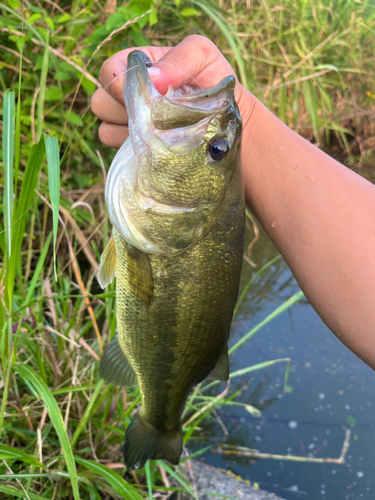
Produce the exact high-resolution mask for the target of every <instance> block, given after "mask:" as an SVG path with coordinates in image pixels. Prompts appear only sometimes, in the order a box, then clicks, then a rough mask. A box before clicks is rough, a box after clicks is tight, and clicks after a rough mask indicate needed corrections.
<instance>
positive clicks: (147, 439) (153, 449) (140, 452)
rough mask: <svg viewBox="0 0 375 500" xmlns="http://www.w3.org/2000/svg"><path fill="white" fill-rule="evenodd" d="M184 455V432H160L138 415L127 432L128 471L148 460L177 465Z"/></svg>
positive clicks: (125, 453)
mask: <svg viewBox="0 0 375 500" xmlns="http://www.w3.org/2000/svg"><path fill="white" fill-rule="evenodd" d="M181 453H182V430H181V429H177V430H176V431H168V432H160V431H158V430H157V429H155V427H154V426H153V425H151V424H149V423H148V422H146V421H145V420H143V419H142V417H141V416H140V415H139V414H138V413H137V414H136V415H135V416H134V418H133V420H132V422H131V424H130V425H129V427H128V429H127V431H126V437H125V446H124V459H125V465H126V467H127V468H128V469H134V467H137V468H138V467H143V466H144V464H145V463H146V462H147V460H153V459H155V460H156V459H164V460H168V461H169V462H171V463H172V464H174V465H177V464H178V462H179V460H180V455H181Z"/></svg>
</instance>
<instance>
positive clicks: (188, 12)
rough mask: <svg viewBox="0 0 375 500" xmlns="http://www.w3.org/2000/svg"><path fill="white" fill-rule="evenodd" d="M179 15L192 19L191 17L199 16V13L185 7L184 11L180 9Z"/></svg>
mask: <svg viewBox="0 0 375 500" xmlns="http://www.w3.org/2000/svg"><path fill="white" fill-rule="evenodd" d="M180 14H181V16H184V17H192V16H200V15H201V12H199V11H198V10H196V9H191V8H189V7H187V8H185V9H182V11H181V12H180Z"/></svg>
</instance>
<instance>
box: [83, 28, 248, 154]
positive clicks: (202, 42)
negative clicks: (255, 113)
mask: <svg viewBox="0 0 375 500" xmlns="http://www.w3.org/2000/svg"><path fill="white" fill-rule="evenodd" d="M133 50H137V49H136V48H134V47H133V48H130V49H126V50H122V51H120V52H117V53H116V54H114V55H113V56H112V57H110V58H109V59H107V60H106V61H105V62H104V64H103V66H102V68H101V70H100V77H99V81H100V83H101V84H102V85H103V87H104V89H98V90H97V91H96V92H95V94H94V96H93V99H92V109H93V112H94V113H95V114H96V115H97V116H98V118H100V119H101V120H104V122H105V123H103V124H102V125H101V127H100V129H99V138H100V140H101V141H102V142H104V144H106V145H107V146H111V147H120V146H121V145H122V143H123V141H124V140H125V138H126V137H127V136H128V131H127V128H126V127H124V125H126V124H127V121H128V117H127V114H126V111H125V109H124V97H123V93H124V84H125V80H126V66H127V58H128V55H129V53H130V52H132V51H133ZM138 50H140V49H138ZM141 50H142V52H144V53H145V54H146V55H148V56H149V58H150V59H151V61H153V62H155V64H154V66H152V67H151V68H149V75H150V77H151V79H152V82H153V84H154V85H155V87H156V89H157V90H158V91H159V92H160V93H161V94H165V93H166V92H167V90H168V86H169V85H172V86H173V88H174V89H177V88H179V87H181V86H182V85H185V84H187V85H193V86H197V87H202V88H209V87H213V86H214V85H217V84H218V83H220V81H221V80H222V79H223V78H225V77H226V76H229V75H234V76H236V75H235V73H234V71H233V69H232V67H231V66H230V64H229V63H228V61H227V60H226V59H225V57H224V56H223V54H222V53H221V52H220V50H219V49H218V48H217V47H216V45H215V44H214V43H213V42H211V41H210V40H209V39H208V38H206V37H203V36H200V35H191V36H188V37H187V38H185V39H184V40H183V41H182V42H181V43H179V44H178V45H177V46H176V47H173V48H170V47H142V49H141ZM242 91H243V87H242V85H240V84H239V83H238V81H237V84H236V89H235V97H236V100H237V102H238V104H240V100H241V95H242V94H243V92H242ZM240 107H241V106H240Z"/></svg>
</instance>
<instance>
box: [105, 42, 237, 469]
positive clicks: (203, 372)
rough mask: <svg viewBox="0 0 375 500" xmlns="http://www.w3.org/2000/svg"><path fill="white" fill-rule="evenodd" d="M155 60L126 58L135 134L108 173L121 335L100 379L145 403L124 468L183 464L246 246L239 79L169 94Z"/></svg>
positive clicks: (224, 370) (110, 258) (223, 373)
mask: <svg viewBox="0 0 375 500" xmlns="http://www.w3.org/2000/svg"><path fill="white" fill-rule="evenodd" d="M148 62H149V61H148V60H147V58H146V56H144V54H142V53H141V52H139V51H134V52H132V53H131V54H130V55H129V58H128V69H129V68H134V69H133V70H132V71H129V72H128V74H127V75H128V76H127V83H126V85H125V102H126V105H127V110H128V114H129V132H130V137H129V139H128V140H127V141H126V142H125V144H124V145H123V146H122V148H121V149H120V150H119V152H118V154H117V155H116V158H115V159H114V161H113V163H112V165H111V169H110V172H109V175H108V181H107V185H106V201H107V205H108V207H109V216H110V219H111V221H112V223H113V226H114V229H113V238H112V239H111V241H110V242H109V244H108V246H107V247H106V249H105V251H104V253H103V255H102V259H101V265H100V269H99V281H100V283H101V285H102V286H103V287H104V286H106V285H107V284H108V283H110V282H111V281H112V279H113V277H114V276H116V280H117V281H116V298H117V327H118V335H116V337H114V339H113V340H112V341H111V343H110V345H109V347H108V348H107V350H106V352H105V353H104V356H103V358H102V360H101V365H100V375H101V376H102V377H103V378H104V380H105V381H106V382H108V383H113V384H116V385H122V386H129V385H135V384H139V388H140V392H141V395H142V404H141V408H140V410H139V412H138V413H137V414H136V415H135V417H134V418H133V421H132V422H131V424H130V426H129V428H128V429H127V432H126V440H125V448H124V455H125V464H126V465H127V467H128V468H133V467H135V466H143V465H144V463H145V462H146V461H147V460H148V459H167V460H169V461H170V462H172V463H174V464H176V463H178V461H179V458H180V455H181V452H182V429H181V413H182V410H183V408H184V404H185V402H186V399H187V397H188V395H189V392H190V391H191V389H192V387H193V386H194V385H196V384H198V383H199V382H201V381H202V380H204V379H205V378H206V377H207V376H208V375H211V376H212V377H214V378H217V379H219V380H227V379H228V377H229V367H228V346H227V342H228V337H229V330H230V325H231V319H232V314H233V309H234V306H235V301H236V298H237V293H238V285H239V278H240V272H241V266H242V254H243V245H244V224H245V205H244V194H243V185H242V178H241V172H240V168H239V166H238V163H237V153H238V148H239V144H240V141H239V139H240V133H241V118H240V115H239V112H238V108H237V105H236V103H235V100H234V84H235V82H234V78H233V77H228V78H226V79H224V80H223V81H222V82H221V83H220V84H219V85H217V86H216V87H213V88H212V89H207V90H205V91H203V92H191V91H188V90H187V89H185V91H182V93H175V92H173V91H172V90H170V91H169V92H168V94H169V95H168V94H167V96H161V95H160V94H158V93H157V91H156V90H155V88H154V87H153V85H152V83H151V80H150V78H149V77H148V73H147V69H146V64H147V63H148ZM171 94H172V95H171Z"/></svg>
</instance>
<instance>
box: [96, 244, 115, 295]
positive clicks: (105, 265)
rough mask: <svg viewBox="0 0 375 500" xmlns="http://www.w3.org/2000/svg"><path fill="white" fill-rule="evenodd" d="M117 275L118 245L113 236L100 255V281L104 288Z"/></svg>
mask: <svg viewBox="0 0 375 500" xmlns="http://www.w3.org/2000/svg"><path fill="white" fill-rule="evenodd" d="M115 275H116V246H115V240H114V239H113V238H111V239H110V240H109V242H108V244H107V246H106V247H105V249H104V252H103V253H102V256H101V257H100V265H99V271H98V281H99V285H100V286H101V287H102V288H105V287H106V286H108V285H109V284H110V283H111V282H112V280H113V278H114V277H115Z"/></svg>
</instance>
